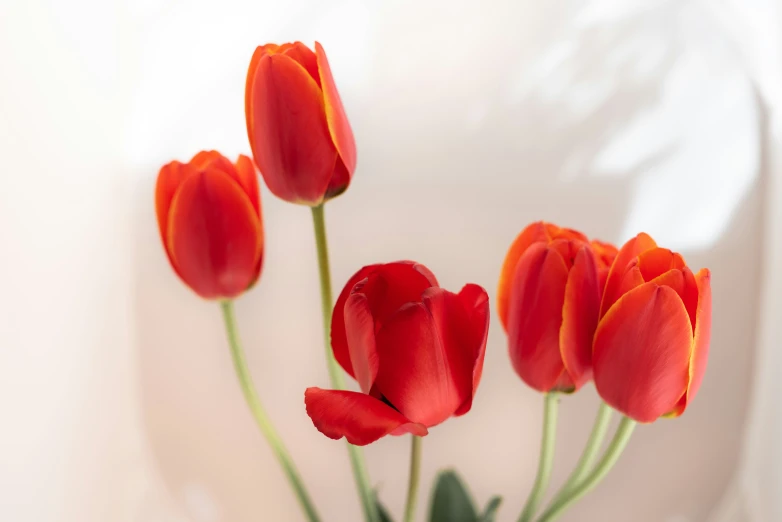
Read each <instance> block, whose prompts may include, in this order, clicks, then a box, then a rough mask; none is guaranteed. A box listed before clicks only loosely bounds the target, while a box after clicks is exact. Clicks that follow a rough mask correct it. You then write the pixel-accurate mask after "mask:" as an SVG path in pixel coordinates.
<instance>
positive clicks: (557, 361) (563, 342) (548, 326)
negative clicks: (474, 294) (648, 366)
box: [498, 222, 616, 392]
mask: <svg viewBox="0 0 782 522" xmlns="http://www.w3.org/2000/svg"><path fill="white" fill-rule="evenodd" d="M596 245H597V247H598V248H599V249H600V255H597V256H596V255H595V251H594V247H593V246H592V245H590V243H589V241H588V240H587V238H586V236H584V235H583V234H582V233H580V232H577V231H575V230H571V229H567V228H560V227H557V226H556V225H552V224H550V223H543V222H538V223H533V224H531V225H529V226H528V227H527V228H525V229H524V230H523V231H522V232H521V234H519V236H518V237H517V238H516V240H515V241H514V242H513V244H512V245H511V247H510V250H509V251H508V254H507V255H506V257H505V262H504V264H503V266H502V273H501V275H500V283H499V288H498V311H499V316H500V320H501V321H502V325H503V327H504V328H505V331H506V332H507V333H508V349H509V353H510V358H511V362H512V364H513V368H514V369H515V370H516V373H517V374H518V375H519V377H521V379H522V380H523V381H524V382H525V383H527V384H528V385H529V386H531V387H532V388H534V389H536V390H538V391H541V392H550V391H564V392H570V391H575V390H577V389H578V388H580V387H581V386H582V385H583V384H584V383H585V382H587V381H589V379H590V378H591V376H592V336H593V335H594V332H595V328H596V327H597V318H598V312H599V309H600V296H601V291H602V285H601V284H600V272H601V271H602V270H605V269H606V266H607V265H606V264H605V260H606V259H608V258H610V257H611V248H612V247H611V245H608V244H606V243H596ZM615 250H616V249H615V248H614V251H615Z"/></svg>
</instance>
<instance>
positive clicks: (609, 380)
mask: <svg viewBox="0 0 782 522" xmlns="http://www.w3.org/2000/svg"><path fill="white" fill-rule="evenodd" d="M692 341H693V337H692V329H691V328H690V319H689V317H688V316H687V310H686V309H685V308H684V305H683V304H682V301H681V298H680V297H679V295H678V294H677V293H676V291H674V290H673V289H672V288H670V287H667V286H658V285H657V284H655V283H651V282H649V283H645V284H643V285H641V286H639V287H637V288H635V289H634V290H631V291H630V292H629V293H627V294H625V295H623V296H622V297H621V298H620V299H619V300H618V301H617V302H616V304H615V305H614V306H612V307H611V309H610V310H609V311H608V313H607V314H606V315H605V317H603V318H602V319H601V320H600V323H599V324H598V327H597V332H596V333H595V339H594V345H593V359H592V361H593V367H594V378H595V387H596V388H597V391H598V393H599V394H600V396H601V397H602V398H603V400H604V401H605V402H606V403H608V404H609V405H610V406H613V407H614V408H616V409H617V410H619V411H620V412H622V413H623V414H625V415H627V416H628V417H631V418H633V419H635V420H637V421H639V422H653V421H655V420H656V419H657V418H659V417H660V416H662V415H664V414H666V413H668V412H670V411H671V410H672V409H674V407H675V406H676V404H677V403H678V401H679V399H680V397H681V396H682V395H683V394H684V393H685V391H686V390H687V384H688V382H689V363H690V352H691V346H692Z"/></svg>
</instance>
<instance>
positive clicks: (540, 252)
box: [508, 243, 571, 392]
mask: <svg viewBox="0 0 782 522" xmlns="http://www.w3.org/2000/svg"><path fill="white" fill-rule="evenodd" d="M567 280H568V269H567V266H566V264H565V261H564V259H562V256H561V255H560V254H559V252H558V251H556V250H554V249H551V248H549V247H547V246H546V245H545V244H543V243H536V244H533V245H532V246H530V247H529V248H528V249H527V251H526V252H525V253H524V255H523V256H522V257H521V259H520V260H519V263H518V266H517V267H516V274H515V277H514V279H513V286H512V290H511V294H510V310H509V313H508V349H509V352H510V358H511V362H512V363H513V368H514V369H515V370H516V373H518V375H519V377H521V378H522V380H524V382H526V383H527V384H528V385H529V386H531V387H532V388H534V389H536V390H538V391H542V392H548V391H551V390H553V389H555V388H557V389H558V388H559V385H562V384H563V382H565V381H567V379H566V380H565V381H560V377H561V376H562V374H563V373H566V371H565V366H564V364H563V362H562V356H561V354H560V346H559V338H560V329H561V327H562V307H563V305H564V301H565V287H566V285H567ZM565 386H566V387H568V388H569V387H571V386H570V384H569V383H566V384H565Z"/></svg>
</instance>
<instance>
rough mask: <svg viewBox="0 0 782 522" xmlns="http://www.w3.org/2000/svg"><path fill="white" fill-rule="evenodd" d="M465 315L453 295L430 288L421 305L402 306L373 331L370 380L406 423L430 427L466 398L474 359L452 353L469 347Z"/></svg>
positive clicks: (451, 411) (469, 393) (455, 408)
mask: <svg viewBox="0 0 782 522" xmlns="http://www.w3.org/2000/svg"><path fill="white" fill-rule="evenodd" d="M465 316H466V311H465V310H464V307H463V305H462V304H461V302H460V301H459V298H458V296H456V295H455V294H452V293H450V292H447V291H446V290H443V289H441V288H431V289H429V290H427V292H426V295H425V297H424V302H423V303H410V304H408V305H406V306H404V307H403V308H402V309H400V310H399V311H398V312H397V313H396V314H395V315H394V317H393V318H392V319H391V320H389V321H388V322H387V323H386V324H385V326H384V327H383V329H382V330H380V332H378V334H377V352H378V356H379V357H380V369H379V370H378V373H377V379H376V381H375V382H376V383H377V387H378V389H379V390H380V392H381V393H382V394H383V395H384V396H385V397H386V398H387V399H388V400H389V401H390V402H391V404H393V405H394V407H396V408H397V409H398V410H399V411H400V412H401V413H402V414H403V415H405V416H406V417H407V418H408V419H411V420H413V421H415V422H420V423H421V424H423V425H424V426H427V427H431V426H435V425H437V424H439V423H441V422H443V421H444V420H446V419H447V418H448V417H450V416H452V415H453V414H454V413H455V412H456V410H457V409H458V408H459V406H461V405H462V404H463V403H464V401H465V400H466V399H467V398H468V397H469V396H470V395H471V392H472V376H473V367H474V359H471V360H469V359H468V357H464V355H463V354H458V352H459V351H462V352H463V351H465V349H466V348H465V346H466V345H468V344H469V340H468V338H466V337H465V336H464V333H465V330H464V328H465V326H466V325H465V323H466V322H467V318H466V317H465ZM474 350H475V349H474V348H472V350H470V351H473V353H474ZM457 354H458V355H457Z"/></svg>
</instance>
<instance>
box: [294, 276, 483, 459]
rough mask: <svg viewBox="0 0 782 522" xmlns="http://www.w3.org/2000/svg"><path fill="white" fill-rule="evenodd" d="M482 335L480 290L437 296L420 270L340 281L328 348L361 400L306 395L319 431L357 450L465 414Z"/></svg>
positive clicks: (315, 391) (478, 368)
mask: <svg viewBox="0 0 782 522" xmlns="http://www.w3.org/2000/svg"><path fill="white" fill-rule="evenodd" d="M488 329H489V304H488V296H487V295H486V291H485V290H484V289H483V288H481V287H480V286H478V285H474V284H468V285H466V286H465V287H464V288H462V290H461V291H460V292H459V293H458V294H454V293H451V292H449V291H447V290H444V289H442V288H440V287H439V286H438V284H437V280H436V279H435V277H434V275H433V274H432V273H431V272H430V271H429V270H428V269H427V268H426V267H424V266H423V265H419V264H416V263H412V262H407V261H401V262H396V263H388V264H385V265H372V266H367V267H364V268H362V269H361V270H359V271H358V272H357V273H356V274H355V275H354V276H353V277H352V278H350V280H349V281H348V283H347V285H345V288H344V289H343V290H342V293H341V294H340V296H339V299H337V304H336V306H335V307H334V316H333V319H332V322H331V346H332V349H333V350H334V357H335V358H336V359H337V362H339V364H340V365H341V366H342V368H343V369H344V370H345V371H346V372H348V373H349V374H350V375H351V376H352V377H354V378H355V379H356V380H357V381H358V383H359V386H360V387H361V392H353V391H339V390H322V389H320V388H308V389H307V391H306V392H305V394H304V401H305V403H306V406H307V413H308V414H309V416H310V418H311V419H312V422H313V424H314V425H315V427H316V428H318V430H320V432H321V433H323V434H324V435H326V436H327V437H330V438H332V439H339V438H341V437H343V436H344V437H345V438H347V440H348V442H350V443H351V444H356V445H359V446H363V445H365V444H369V443H371V442H374V441H375V440H377V439H379V438H380V437H383V436H385V435H388V434H391V435H402V434H404V433H413V434H415V435H421V436H423V435H426V434H427V428H430V427H432V426H435V425H437V424H440V423H441V422H443V421H445V420H446V419H448V418H449V417H451V416H452V415H463V414H464V413H467V412H468V411H469V410H470V407H471V406H472V400H473V396H474V395H475V391H476V389H477V387H478V383H479V382H480V379H481V373H482V371H483V358H484V354H485V352H486V338H487V334H488Z"/></svg>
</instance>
